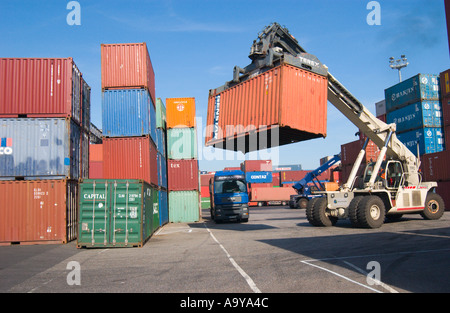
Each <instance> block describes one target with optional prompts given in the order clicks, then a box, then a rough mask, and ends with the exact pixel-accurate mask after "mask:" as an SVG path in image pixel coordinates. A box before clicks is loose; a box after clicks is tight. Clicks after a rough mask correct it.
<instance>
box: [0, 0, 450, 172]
mask: <svg viewBox="0 0 450 313" xmlns="http://www.w3.org/2000/svg"><path fill="white" fill-rule="evenodd" d="M69 2H70V1H69V0H42V1H36V0H8V1H6V0H0V32H1V34H2V36H1V38H2V40H1V41H2V42H1V44H0V57H73V58H74V60H75V62H76V64H77V65H78V67H79V68H80V70H81V71H82V72H83V75H84V77H85V79H86V81H87V82H88V84H89V85H90V86H91V88H92V98H91V101H92V121H93V122H94V123H95V124H96V125H97V126H99V127H101V71H100V70H101V68H100V44H101V43H121V42H146V43H147V45H148V49H149V53H150V57H151V60H152V63H153V67H154V70H155V75H156V97H159V98H162V99H163V100H164V99H166V98H172V97H195V98H196V107H197V117H198V118H199V120H198V121H200V122H202V124H199V125H203V126H205V123H206V111H207V99H208V91H209V89H212V88H216V87H218V86H221V85H222V84H223V83H224V82H225V81H228V80H231V78H232V71H233V67H234V66H235V65H239V66H240V67H244V66H246V65H248V64H249V63H250V59H249V58H248V53H249V51H250V46H251V44H252V42H253V40H254V39H256V37H257V34H258V32H260V31H261V30H262V29H263V28H264V27H265V26H267V25H269V24H270V23H272V22H278V23H280V24H281V25H284V26H286V27H287V28H288V29H289V31H290V33H291V34H292V35H294V36H295V37H296V38H297V40H298V41H299V43H300V45H302V46H303V48H304V49H305V50H307V51H308V52H309V53H312V54H314V55H316V56H317V57H318V58H319V59H320V60H321V61H322V62H323V63H324V64H326V65H327V66H328V68H329V71H330V72H331V73H332V74H333V75H334V76H335V77H336V78H337V79H338V80H339V81H340V82H341V83H343V84H344V85H345V86H346V87H347V89H349V91H350V92H352V93H353V94H354V95H355V96H356V97H357V98H358V99H359V100H360V101H361V102H362V103H363V104H364V105H366V106H367V107H368V108H369V109H370V110H371V111H372V112H373V113H375V106H374V104H375V102H378V101H380V100H382V99H383V98H384V89H385V88H387V87H389V86H391V85H393V84H396V83H397V82H398V74H397V71H394V70H392V69H390V68H389V66H388V59H389V57H390V56H393V57H396V58H398V57H400V55H401V54H405V55H406V56H407V58H408V61H409V62H410V64H409V66H408V67H407V68H406V69H403V71H402V75H403V78H404V79H405V78H408V77H411V76H413V75H416V74H418V73H430V74H439V73H440V72H442V71H444V70H446V69H448V68H449V67H450V66H449V46H448V40H447V31H446V21H445V13H444V1H443V0H389V1H388V0H385V1H383V0H379V1H378V3H379V4H380V16H381V25H368V23H367V21H366V18H367V15H368V14H369V13H370V12H371V10H368V9H367V8H366V6H367V4H368V3H369V2H370V1H369V0H341V1H336V0H314V1H303V0H278V1H266V0H227V1H225V0H209V1H206V0H148V1H146V0H127V1H125V0H108V1H103V0H79V1H78V2H79V4H80V7H81V25H79V26H77V25H74V26H69V25H68V24H67V22H66V17H67V15H68V14H69V13H70V10H67V9H66V5H67V4H68V3H69ZM203 131H204V130H203V129H200V127H199V129H198V132H199V134H200V135H202V133H203ZM356 131H357V129H356V127H355V126H353V124H351V123H350V122H349V121H347V120H346V118H345V117H344V116H343V115H341V114H340V113H339V112H338V111H337V110H336V109H335V108H334V107H333V106H332V105H331V104H329V105H328V124H327V137H326V138H325V139H314V140H310V141H305V142H300V143H296V144H291V145H288V146H283V147H280V148H278V149H274V150H271V151H269V152H270V153H267V151H261V152H258V153H253V154H247V155H246V156H244V155H242V154H240V153H220V154H221V156H218V155H219V154H217V153H216V154H215V155H216V156H217V157H216V160H212V161H210V160H206V159H211V157H210V154H209V152H210V151H209V150H208V149H204V147H203V142H204V141H203V140H201V142H200V145H199V160H200V169H202V170H219V169H221V168H223V167H226V166H238V165H239V164H240V163H241V162H242V160H243V159H244V158H247V159H248V158H251V159H254V158H263V159H265V158H266V157H267V156H273V159H274V161H275V163H278V164H301V165H302V166H303V168H304V169H313V168H316V167H317V166H318V165H319V159H320V158H321V157H324V156H327V155H333V154H336V153H339V152H340V146H341V144H344V143H347V142H350V141H353V140H355V139H356V137H355V136H354V134H355V132H356ZM205 156H206V157H205ZM223 158H228V159H229V160H217V159H223Z"/></svg>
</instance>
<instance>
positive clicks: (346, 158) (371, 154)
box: [341, 139, 380, 165]
mask: <svg viewBox="0 0 450 313" xmlns="http://www.w3.org/2000/svg"><path fill="white" fill-rule="evenodd" d="M364 142H365V139H363V140H361V139H360V140H355V141H352V142H349V143H346V144H343V145H341V163H342V164H345V165H348V164H353V163H355V161H356V158H357V157H358V154H359V152H360V151H361V149H362V147H363V146H364ZM379 154H380V149H379V148H378V147H377V146H376V145H375V144H374V143H373V141H371V140H369V142H368V144H367V147H366V153H365V154H364V158H363V162H362V163H364V164H365V163H367V162H370V161H371V160H372V161H374V162H375V161H376V160H377V157H378V155H379Z"/></svg>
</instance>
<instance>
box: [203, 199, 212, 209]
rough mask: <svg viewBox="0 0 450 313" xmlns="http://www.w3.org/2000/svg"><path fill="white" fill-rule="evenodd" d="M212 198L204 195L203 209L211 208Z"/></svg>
mask: <svg viewBox="0 0 450 313" xmlns="http://www.w3.org/2000/svg"><path fill="white" fill-rule="evenodd" d="M210 201H211V200H210V198H209V197H208V198H206V197H203V198H202V209H209V208H210V206H211V202H210Z"/></svg>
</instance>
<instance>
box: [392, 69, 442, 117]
mask: <svg viewBox="0 0 450 313" xmlns="http://www.w3.org/2000/svg"><path fill="white" fill-rule="evenodd" d="M439 85H440V84H439V76H438V75H433V74H417V75H415V76H413V77H411V78H409V79H407V80H404V81H402V82H401V83H398V84H396V85H394V86H392V87H389V88H387V89H385V90H384V95H385V100H386V112H390V111H393V110H395V109H398V108H401V107H402V106H405V105H407V104H410V103H414V102H418V101H421V100H439V98H440V93H439V89H440V88H439V87H440V86H439Z"/></svg>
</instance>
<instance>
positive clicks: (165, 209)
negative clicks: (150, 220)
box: [158, 189, 169, 226]
mask: <svg viewBox="0 0 450 313" xmlns="http://www.w3.org/2000/svg"><path fill="white" fill-rule="evenodd" d="M158 193H159V224H160V225H159V226H163V225H164V224H167V223H168V222H169V205H168V201H167V191H165V190H161V189H160V190H158Z"/></svg>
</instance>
